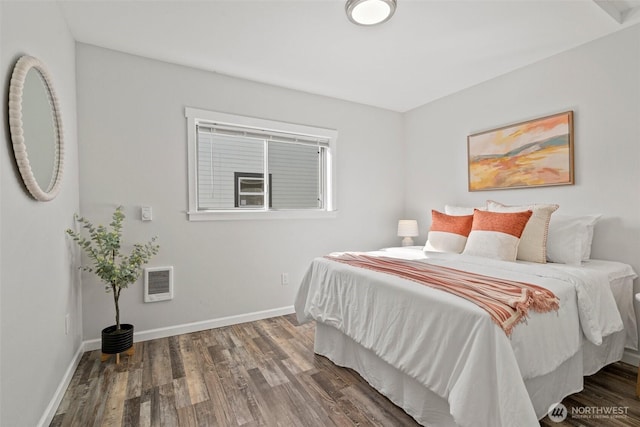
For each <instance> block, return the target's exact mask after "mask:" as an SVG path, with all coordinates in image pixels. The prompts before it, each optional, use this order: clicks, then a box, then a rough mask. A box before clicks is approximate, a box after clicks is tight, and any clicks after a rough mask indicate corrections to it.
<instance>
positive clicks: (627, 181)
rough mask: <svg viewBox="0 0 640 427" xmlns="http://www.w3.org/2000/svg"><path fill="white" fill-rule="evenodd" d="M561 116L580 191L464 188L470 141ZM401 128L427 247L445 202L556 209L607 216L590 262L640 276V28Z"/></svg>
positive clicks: (426, 112) (427, 110)
mask: <svg viewBox="0 0 640 427" xmlns="http://www.w3.org/2000/svg"><path fill="white" fill-rule="evenodd" d="M565 110H573V111H574V112H575V113H574V121H575V123H574V126H575V182H576V184H575V185H573V186H562V187H547V188H531V189H514V190H499V191H482V192H473V193H470V192H468V191H467V157H466V156H467V146H466V137H467V135H469V134H472V133H475V132H477V131H482V130H487V129H491V128H494V127H498V126H501V125H506V124H510V123H514V122H519V121H522V120H526V119H530V118H535V117H540V116H544V115H547V114H551V113H556V112H561V111H565ZM405 123H406V127H405V132H406V153H405V158H406V167H407V175H406V192H407V199H406V202H405V206H406V212H407V214H408V215H407V216H409V217H415V218H418V219H419V220H420V225H421V227H420V230H421V234H422V236H421V239H422V240H421V242H424V241H425V240H426V234H427V231H428V227H429V223H430V219H431V218H430V212H431V209H443V207H444V205H445V204H446V203H453V204H460V205H467V206H478V205H482V204H484V202H485V200H487V199H493V200H497V201H499V202H503V203H506V204H518V203H530V202H537V203H558V204H559V205H560V209H559V210H558V212H559V213H564V214H592V213H599V214H603V219H602V220H601V221H600V222H599V223H598V225H597V226H596V230H595V235H594V242H593V254H592V255H593V257H594V258H602V259H609V260H618V261H622V262H626V263H628V264H631V265H632V266H633V267H634V269H635V270H636V272H640V168H639V167H638V163H639V160H640V26H637V25H636V26H634V27H631V28H629V29H626V30H623V31H621V32H618V33H615V34H613V35H610V36H608V37H605V38H602V39H600V40H596V41H594V42H591V43H588V44H586V45H583V46H581V47H579V48H576V49H573V50H571V51H568V52H565V53H562V54H560V55H557V56H554V57H552V58H550V59H547V60H544V61H541V62H539V63H537V64H534V65H531V66H529V67H526V68H523V69H520V70H517V71H515V72H512V73H509V74H507V75H504V76H502V77H499V78H496V79H494V80H491V81H488V82H485V83H482V84H480V85H477V86H475V87H472V88H470V89H467V90H464V91H462V92H459V93H456V94H454V95H451V96H449V97H446V98H444V99H441V100H439V101H436V102H433V103H431V104H428V105H425V106H423V107H420V108H417V109H415V110H413V111H411V112H409V113H407V114H406V115H405ZM636 286H637V284H636Z"/></svg>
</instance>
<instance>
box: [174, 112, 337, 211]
mask: <svg viewBox="0 0 640 427" xmlns="http://www.w3.org/2000/svg"><path fill="white" fill-rule="evenodd" d="M185 117H186V118H187V142H188V149H187V154H188V170H189V207H188V211H187V216H188V218H189V221H212V220H243V219H250V220H255V219H317V218H335V217H337V208H336V200H337V198H336V169H335V168H336V167H335V154H336V148H337V147H336V145H337V144H336V141H337V139H338V132H337V131H336V130H334V129H325V128H318V127H312V126H306V125H298V124H293V123H285V122H277V121H273V120H266V119H258V118H254V117H246V116H239V115H235V114H228V113H220V112H216V111H208V110H201V109H197V108H191V107H186V108H185ZM200 122H202V123H212V122H213V123H217V124H226V125H230V126H242V127H248V128H254V129H260V130H265V131H273V132H285V133H293V134H302V135H309V136H314V137H318V138H325V139H328V140H329V149H328V150H327V153H326V157H325V161H326V162H327V164H326V170H325V172H326V174H327V177H326V193H327V194H325V195H324V204H325V207H324V208H322V209H286V210H274V209H268V210H249V209H247V210H244V209H234V210H198V169H197V165H198V163H197V160H198V159H197V157H198V150H197V132H196V127H197V125H198V123H200Z"/></svg>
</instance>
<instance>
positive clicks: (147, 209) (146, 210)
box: [140, 206, 153, 221]
mask: <svg viewBox="0 0 640 427" xmlns="http://www.w3.org/2000/svg"><path fill="white" fill-rule="evenodd" d="M140 218H141V219H142V220H143V221H151V220H152V219H153V210H152V209H151V206H142V207H141V208H140Z"/></svg>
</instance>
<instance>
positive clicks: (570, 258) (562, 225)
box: [547, 214, 601, 265]
mask: <svg viewBox="0 0 640 427" xmlns="http://www.w3.org/2000/svg"><path fill="white" fill-rule="evenodd" d="M600 216H601V215H584V216H573V215H557V214H556V215H553V216H552V217H551V221H550V222H549V235H548V237H547V260H548V261H551V262H557V263H559V264H573V265H580V263H581V262H582V261H583V260H587V259H589V258H590V257H591V242H592V240H593V228H594V226H595V224H596V222H597V221H598V219H600Z"/></svg>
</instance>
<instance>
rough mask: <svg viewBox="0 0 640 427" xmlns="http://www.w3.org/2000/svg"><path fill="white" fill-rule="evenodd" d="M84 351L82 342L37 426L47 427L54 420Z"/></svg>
mask: <svg viewBox="0 0 640 427" xmlns="http://www.w3.org/2000/svg"><path fill="white" fill-rule="evenodd" d="M84 351H85V350H84V343H80V345H79V346H78V350H77V351H76V354H75V355H74V356H73V359H71V363H70V364H69V367H68V368H67V370H66V371H65V373H64V376H63V377H62V381H60V385H58V388H57V389H56V392H55V393H54V394H53V397H52V398H51V401H50V402H49V405H47V408H46V409H45V411H44V414H42V417H41V418H40V421H38V424H37V427H47V426H49V424H51V421H52V420H53V417H54V416H55V415H56V411H57V410H58V406H60V402H62V398H63V397H64V393H65V392H66V391H67V387H69V383H70V382H71V379H72V378H73V374H74V373H75V372H76V368H77V367H78V365H79V364H80V359H81V358H82V355H83V354H84Z"/></svg>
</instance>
